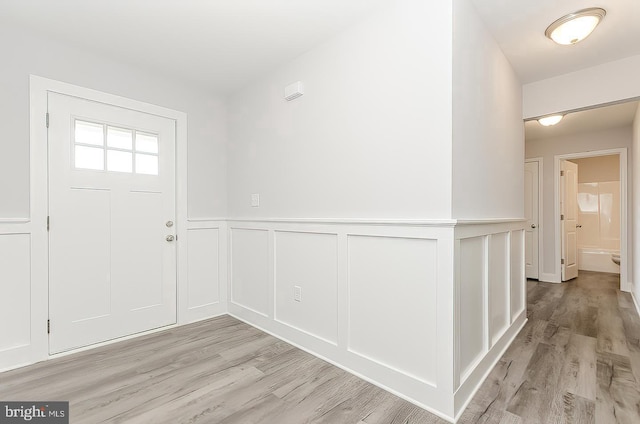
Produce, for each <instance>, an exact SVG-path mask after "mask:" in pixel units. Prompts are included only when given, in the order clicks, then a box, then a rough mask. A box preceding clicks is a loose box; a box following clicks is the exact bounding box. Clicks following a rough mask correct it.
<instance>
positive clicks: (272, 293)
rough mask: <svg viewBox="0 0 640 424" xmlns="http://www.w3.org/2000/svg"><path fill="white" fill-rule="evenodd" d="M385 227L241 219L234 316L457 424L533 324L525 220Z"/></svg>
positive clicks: (235, 227)
mask: <svg viewBox="0 0 640 424" xmlns="http://www.w3.org/2000/svg"><path fill="white" fill-rule="evenodd" d="M383 222H384V221H381V220H357V221H356V220H348V221H346V220H293V219H255V220H253V219H231V220H229V221H228V231H229V236H228V239H229V249H228V250H229V265H228V267H229V270H230V275H229V284H230V293H231V297H230V302H229V313H230V314H231V315H233V316H235V317H237V318H239V319H241V320H243V321H245V322H248V323H250V324H251V325H254V326H256V327H258V328H261V329H263V330H265V331H267V332H269V333H271V334H274V335H276V336H277V337H279V338H282V339H284V340H286V341H288V342H290V343H293V344H294V345H296V346H299V347H301V348H303V349H305V350H307V351H309V352H311V353H313V354H315V355H317V356H319V357H321V358H324V359H326V360H328V361H330V362H332V363H334V364H336V365H338V366H340V367H342V368H344V369H346V370H348V371H350V372H352V373H354V374H356V375H359V376H361V377H363V378H365V379H366V380H368V381H371V382H373V383H374V384H377V385H379V386H381V387H383V388H385V389H387V390H389V391H391V392H393V393H395V394H397V395H399V396H401V397H403V398H405V399H408V400H410V401H411V402H413V403H416V404H418V405H420V406H421V407H423V408H425V409H427V410H429V411H431V412H434V413H436V414H437V415H439V416H441V417H443V418H445V419H447V420H449V421H453V420H454V419H455V418H456V417H457V416H458V415H459V414H460V413H461V412H462V411H463V409H464V407H465V406H466V404H467V403H468V401H469V400H470V399H471V397H472V396H473V394H474V393H475V391H476V390H477V389H478V387H479V385H480V384H481V383H482V381H483V380H484V378H485V377H486V375H487V373H488V372H489V371H490V370H491V368H492V367H493V365H494V364H495V363H496V361H497V360H498V359H499V357H500V355H501V354H502V352H503V351H504V350H505V349H506V348H507V347H508V346H509V344H510V343H511V341H512V340H513V338H514V337H515V335H516V334H517V333H518V331H519V330H520V329H521V327H522V326H523V325H524V323H525V322H526V311H525V305H526V302H525V297H524V296H525V293H526V291H525V279H524V233H523V228H524V220H523V219H505V220H465V221H454V220H446V221H439V222H440V224H439V225H436V224H435V221H420V222H417V221H394V222H391V223H389V222H387V223H386V224H385V223H383ZM427 222H428V225H424V224H426V223H427Z"/></svg>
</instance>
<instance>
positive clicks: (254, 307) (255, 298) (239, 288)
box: [230, 228, 270, 317]
mask: <svg viewBox="0 0 640 424" xmlns="http://www.w3.org/2000/svg"><path fill="white" fill-rule="evenodd" d="M230 238H231V240H230V243H231V302H232V303H235V304H237V305H238V306H242V307H243V308H246V309H249V310H250V311H253V312H255V313H258V314H260V315H263V316H265V317H266V316H269V282H270V275H269V269H270V263H269V259H270V258H269V233H268V231H267V230H264V229H247V228H231V231H230Z"/></svg>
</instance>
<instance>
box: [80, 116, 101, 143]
mask: <svg viewBox="0 0 640 424" xmlns="http://www.w3.org/2000/svg"><path fill="white" fill-rule="evenodd" d="M75 133H76V139H75V141H76V143H81V144H93V145H96V146H102V145H104V128H103V127H102V125H101V124H94V123H93V122H86V121H78V120H76V131H75Z"/></svg>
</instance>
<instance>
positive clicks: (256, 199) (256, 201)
mask: <svg viewBox="0 0 640 424" xmlns="http://www.w3.org/2000/svg"><path fill="white" fill-rule="evenodd" d="M258 206H260V195H259V194H252V195H251V207H252V208H257V207H258Z"/></svg>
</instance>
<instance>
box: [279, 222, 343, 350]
mask: <svg viewBox="0 0 640 424" xmlns="http://www.w3.org/2000/svg"><path fill="white" fill-rule="evenodd" d="M275 302H276V304H275V319H276V321H279V322H282V323H283V324H286V325H289V326H291V327H294V328H297V329H298V330H300V331H303V332H306V333H308V334H310V335H312V336H314V337H318V338H320V339H322V340H325V341H327V342H329V343H332V344H337V340H338V236H337V234H319V233H308V232H292V231H291V232H289V231H276V232H275Z"/></svg>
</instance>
